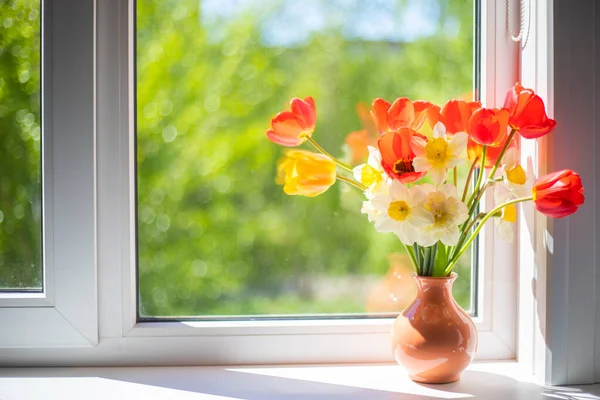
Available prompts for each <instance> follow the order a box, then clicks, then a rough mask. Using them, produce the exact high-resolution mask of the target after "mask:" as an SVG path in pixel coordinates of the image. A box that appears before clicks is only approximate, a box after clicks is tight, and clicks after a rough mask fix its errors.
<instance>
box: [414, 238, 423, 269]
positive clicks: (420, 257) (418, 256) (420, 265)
mask: <svg viewBox="0 0 600 400" xmlns="http://www.w3.org/2000/svg"><path fill="white" fill-rule="evenodd" d="M413 249H414V250H415V257H416V259H417V263H418V266H417V275H419V276H420V275H423V253H421V247H419V245H418V244H416V243H413Z"/></svg>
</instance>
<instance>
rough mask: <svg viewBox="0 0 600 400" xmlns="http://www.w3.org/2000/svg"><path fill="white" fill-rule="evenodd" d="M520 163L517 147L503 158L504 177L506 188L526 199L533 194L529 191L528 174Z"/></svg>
mask: <svg viewBox="0 0 600 400" xmlns="http://www.w3.org/2000/svg"><path fill="white" fill-rule="evenodd" d="M519 162H520V156H519V150H517V149H516V148H515V147H511V148H510V149H508V150H507V151H506V153H504V157H502V175H503V177H504V183H505V184H506V187H507V188H508V189H510V191H511V192H513V193H514V194H515V195H517V196H519V197H524V196H527V195H528V193H531V190H529V191H528V185H527V183H528V179H527V174H526V173H525V170H524V169H523V167H522V166H521V164H519Z"/></svg>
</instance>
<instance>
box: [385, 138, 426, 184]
mask: <svg viewBox="0 0 600 400" xmlns="http://www.w3.org/2000/svg"><path fill="white" fill-rule="evenodd" d="M414 136H417V137H420V138H422V139H423V140H427V138H426V137H425V136H423V135H421V134H418V133H417V132H415V131H414V130H412V129H410V128H407V127H403V128H400V129H398V130H397V131H395V132H388V133H386V134H385V135H383V136H382V137H381V138H380V139H379V143H378V147H379V152H380V153H381V166H382V167H383V170H384V171H385V172H386V173H387V174H388V176H389V177H390V178H392V179H397V180H399V181H400V182H402V183H411V182H414V181H416V180H418V179H420V178H422V177H423V176H425V174H426V173H427V171H421V172H415V168H414V167H413V159H414V158H415V153H414V151H413V150H412V148H411V146H410V142H411V141H412V139H413V137H414Z"/></svg>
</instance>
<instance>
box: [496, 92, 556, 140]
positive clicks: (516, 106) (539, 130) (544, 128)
mask: <svg viewBox="0 0 600 400" xmlns="http://www.w3.org/2000/svg"><path fill="white" fill-rule="evenodd" d="M504 108H507V109H508V111H509V112H510V119H509V121H508V122H509V124H510V126H511V127H513V128H514V129H516V130H517V131H519V133H520V134H521V136H523V137H524V138H526V139H536V138H539V137H541V136H544V135H545V134H547V133H548V132H550V131H551V130H552V129H553V128H554V126H555V125H556V121H554V120H553V119H550V118H548V116H547V115H546V108H545V106H544V101H543V100H542V98H541V97H540V96H538V95H537V94H535V93H534V91H533V90H531V89H525V88H523V86H521V85H520V84H519V83H516V84H515V86H513V88H512V89H511V90H509V91H508V93H506V98H505V100H504Z"/></svg>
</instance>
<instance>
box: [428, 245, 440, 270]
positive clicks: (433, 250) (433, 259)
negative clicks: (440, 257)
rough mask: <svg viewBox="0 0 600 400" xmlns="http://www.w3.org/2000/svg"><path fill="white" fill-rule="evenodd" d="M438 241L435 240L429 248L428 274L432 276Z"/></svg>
mask: <svg viewBox="0 0 600 400" xmlns="http://www.w3.org/2000/svg"><path fill="white" fill-rule="evenodd" d="M438 243H439V242H436V243H435V244H434V245H433V246H432V248H431V260H430V264H429V276H433V267H434V265H435V255H436V253H437V248H438Z"/></svg>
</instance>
